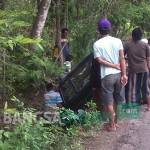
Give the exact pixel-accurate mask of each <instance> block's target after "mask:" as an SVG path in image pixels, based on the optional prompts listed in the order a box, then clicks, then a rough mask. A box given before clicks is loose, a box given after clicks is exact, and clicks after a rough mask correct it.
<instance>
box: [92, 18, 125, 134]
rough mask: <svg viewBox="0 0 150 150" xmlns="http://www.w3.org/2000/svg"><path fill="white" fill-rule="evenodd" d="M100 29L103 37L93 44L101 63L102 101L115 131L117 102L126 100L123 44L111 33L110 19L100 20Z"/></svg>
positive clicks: (96, 56)
mask: <svg viewBox="0 0 150 150" xmlns="http://www.w3.org/2000/svg"><path fill="white" fill-rule="evenodd" d="M98 30H99V33H100V34H101V38H100V39H99V40H97V41H96V42H95V43H94V45H93V49H94V58H95V59H96V60H97V61H98V62H99V63H100V65H101V68H100V69H101V70H100V71H101V93H102V101H103V104H104V106H105V109H106V111H107V112H108V114H109V120H110V124H109V129H110V130H113V131H114V130H116V127H117V119H116V110H117V104H118V103H119V102H121V101H124V91H123V87H124V86H125V85H126V83H127V76H126V65H125V59H124V52H123V45H122V42H121V40H120V39H118V38H115V37H112V36H110V35H109V32H110V30H111V23H110V21H109V20H107V19H102V20H100V21H99V22H98Z"/></svg>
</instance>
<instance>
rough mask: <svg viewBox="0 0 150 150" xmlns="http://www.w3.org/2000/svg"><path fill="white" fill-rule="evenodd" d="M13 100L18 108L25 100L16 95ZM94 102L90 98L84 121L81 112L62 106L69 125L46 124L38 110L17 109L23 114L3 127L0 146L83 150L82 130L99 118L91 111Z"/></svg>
mask: <svg viewBox="0 0 150 150" xmlns="http://www.w3.org/2000/svg"><path fill="white" fill-rule="evenodd" d="M12 100H13V101H14V102H15V103H16V106H17V109H18V108H20V106H21V105H22V102H19V100H18V99H17V98H16V97H13V99H12ZM91 106H92V107H91ZM93 106H95V104H94V103H92V102H90V104H89V107H91V108H90V109H89V112H86V111H84V112H85V113H86V115H85V116H86V117H85V119H88V120H86V121H85V122H84V123H83V122H81V120H80V119H81V118H80V117H81V116H80V115H79V114H78V115H76V114H75V113H74V112H73V111H71V110H67V109H61V111H60V115H61V119H62V123H65V125H67V126H68V125H69V127H66V128H64V125H63V126H61V125H62V123H61V124H59V123H53V124H51V123H50V124H45V120H44V119H42V118H41V119H39V120H37V119H36V115H35V110H32V109H27V108H23V109H22V110H20V111H19V112H18V113H19V116H23V118H22V120H21V121H20V122H19V123H18V124H17V125H16V127H15V128H13V130H0V141H1V142H0V149H2V150H14V149H16V150H17V149H18V150H27V149H29V150H41V149H42V150H56V149H57V150H62V149H65V150H76V149H78V150H82V149H83V145H81V136H80V135H81V132H80V131H81V129H82V130H83V129H84V128H85V129H88V130H89V129H91V127H93V126H94V125H95V120H96V119H97V118H95V116H94V115H95V114H94V112H92V110H93V108H94V107H93ZM94 109H95V108H94ZM87 111H88V109H87ZM95 113H96V112H95ZM66 120H67V122H66ZM69 121H70V122H69ZM68 123H69V124H68ZM87 127H88V128H87ZM7 129H8V128H7ZM82 132H83V131H82Z"/></svg>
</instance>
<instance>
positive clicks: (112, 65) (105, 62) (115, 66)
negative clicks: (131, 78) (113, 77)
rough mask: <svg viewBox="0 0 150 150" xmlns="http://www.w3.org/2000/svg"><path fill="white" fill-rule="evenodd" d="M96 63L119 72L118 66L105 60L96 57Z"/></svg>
mask: <svg viewBox="0 0 150 150" xmlns="http://www.w3.org/2000/svg"><path fill="white" fill-rule="evenodd" d="M96 61H98V62H99V63H100V64H102V65H105V66H107V67H111V68H115V69H118V70H120V64H113V63H111V62H108V61H106V60H105V59H103V58H101V57H97V58H96Z"/></svg>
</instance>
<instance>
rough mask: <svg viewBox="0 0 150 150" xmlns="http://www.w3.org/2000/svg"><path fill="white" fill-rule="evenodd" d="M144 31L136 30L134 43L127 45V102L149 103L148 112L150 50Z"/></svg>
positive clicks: (133, 36)
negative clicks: (145, 40)
mask: <svg viewBox="0 0 150 150" xmlns="http://www.w3.org/2000/svg"><path fill="white" fill-rule="evenodd" d="M142 35H143V31H142V30H141V29H140V28H135V29H134V30H133V31H132V41H130V42H129V43H127V45H126V52H127V57H128V78H129V82H128V87H127V88H128V92H127V93H126V98H127V102H135V103H138V104H141V103H143V102H144V103H145V102H146V103H148V108H147V110H150V88H149V70H150V49H149V46H148V44H147V43H145V42H143V41H142V40H141V39H142Z"/></svg>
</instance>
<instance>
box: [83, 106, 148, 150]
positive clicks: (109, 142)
mask: <svg viewBox="0 0 150 150" xmlns="http://www.w3.org/2000/svg"><path fill="white" fill-rule="evenodd" d="M141 115H142V117H141V118H140V119H138V120H131V119H130V120H123V121H121V122H120V125H121V127H120V128H119V129H117V131H116V132H108V131H105V130H100V131H99V133H97V136H96V137H94V138H90V139H87V140H86V141H85V145H86V150H150V111H149V112H145V111H144V106H143V107H142V112H141Z"/></svg>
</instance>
